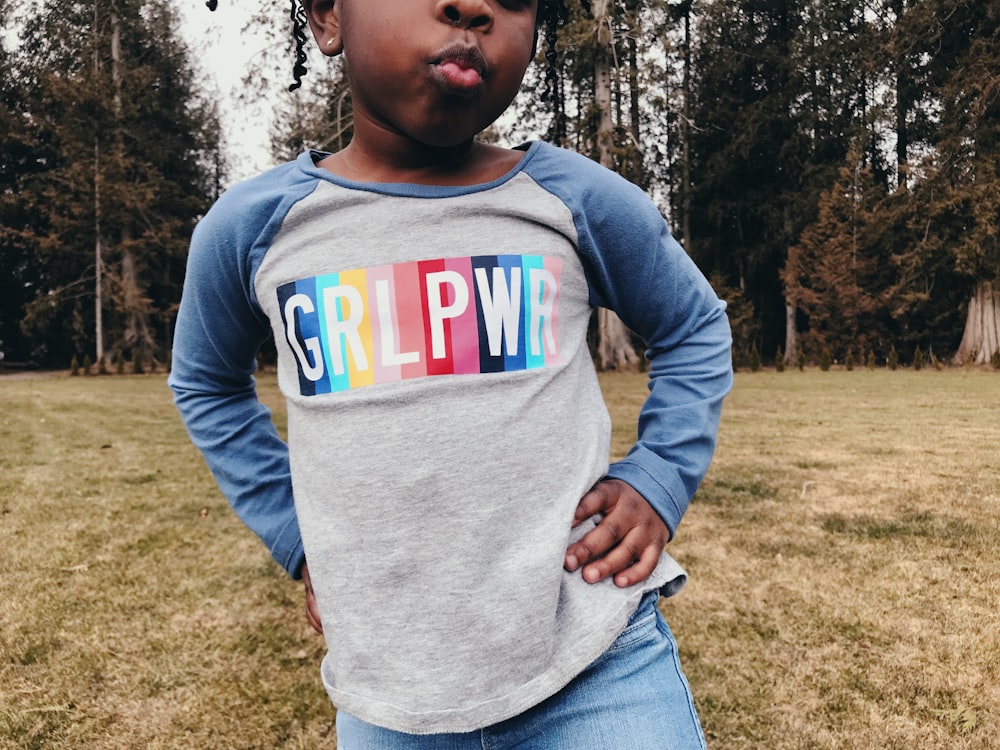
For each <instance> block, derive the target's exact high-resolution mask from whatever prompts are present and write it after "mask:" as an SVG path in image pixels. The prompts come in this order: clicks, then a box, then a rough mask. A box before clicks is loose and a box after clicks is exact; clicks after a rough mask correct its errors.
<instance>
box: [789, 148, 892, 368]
mask: <svg viewBox="0 0 1000 750" xmlns="http://www.w3.org/2000/svg"><path fill="white" fill-rule="evenodd" d="M858 158H860V157H858V156H855V159H858ZM882 197H883V192H882V187H881V186H880V185H878V184H876V183H875V180H874V177H873V176H872V174H871V170H870V169H868V168H866V167H863V166H862V165H861V163H860V161H855V163H854V165H853V166H852V165H850V164H848V165H847V166H845V167H844V168H842V169H841V173H840V177H839V179H838V181H837V182H836V183H835V184H834V186H833V188H832V189H831V190H829V191H828V192H825V193H824V194H823V195H822V196H821V198H820V205H819V216H818V218H817V220H816V222H815V223H813V224H811V225H810V226H809V227H807V228H806V229H805V230H804V231H803V233H802V236H801V238H800V241H799V242H798V243H797V244H796V245H794V246H792V247H791V248H790V249H789V251H788V258H787V261H786V263H785V267H784V269H783V271H782V277H783V280H784V284H785V295H786V298H787V299H788V300H789V301H790V303H791V304H792V305H793V306H794V307H795V308H796V310H797V312H798V314H799V317H800V318H801V319H802V320H803V321H804V327H803V332H802V334H801V341H802V345H803V347H804V348H805V350H806V351H807V352H808V353H809V354H811V355H813V356H815V355H816V354H818V353H819V352H822V351H825V350H832V351H834V352H845V351H848V350H849V349H850V348H851V347H852V346H856V345H858V344H860V345H861V346H862V347H864V348H867V347H868V346H869V345H870V344H871V342H872V341H873V340H878V339H879V338H881V337H882V336H884V335H885V333H886V331H885V330H884V319H885V318H886V317H887V316H888V314H887V313H886V311H885V305H886V303H887V300H886V298H885V295H884V289H885V285H884V284H885V281H884V278H883V277H882V275H881V274H880V273H879V271H880V270H881V269H883V267H884V264H883V263H881V262H880V261H881V258H879V257H878V255H877V254H876V252H875V251H877V249H878V242H877V241H876V237H877V235H878V234H879V233H880V232H881V230H882V228H881V226H880V225H879V224H878V223H877V222H876V221H875V220H874V216H875V214H876V212H877V210H878V208H879V202H880V200H881V199H882Z"/></svg>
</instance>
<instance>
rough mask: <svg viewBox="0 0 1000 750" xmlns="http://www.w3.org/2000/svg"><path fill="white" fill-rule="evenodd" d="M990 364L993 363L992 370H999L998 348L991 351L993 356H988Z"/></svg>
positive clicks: (999, 351)
mask: <svg viewBox="0 0 1000 750" xmlns="http://www.w3.org/2000/svg"><path fill="white" fill-rule="evenodd" d="M990 364H991V365H993V369H994V370H1000V349H997V350H996V351H995V352H993V356H992V357H990Z"/></svg>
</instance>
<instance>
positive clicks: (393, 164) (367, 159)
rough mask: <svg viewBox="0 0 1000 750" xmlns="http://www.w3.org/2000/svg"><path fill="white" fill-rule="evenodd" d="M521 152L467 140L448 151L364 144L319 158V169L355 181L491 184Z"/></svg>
mask: <svg viewBox="0 0 1000 750" xmlns="http://www.w3.org/2000/svg"><path fill="white" fill-rule="evenodd" d="M522 156H524V153H523V152H521V151H512V150H510V149H506V148H501V147H499V146H492V145H488V144H485V143H480V142H479V141H476V140H470V141H468V142H467V143H463V144H460V145H458V146H452V147H449V148H435V147H433V146H421V147H417V148H414V147H413V145H412V144H408V147H407V148H405V149H398V150H392V149H385V148H382V149H380V150H378V151H377V152H375V151H373V150H372V149H369V148H366V146H365V144H364V143H363V142H359V141H357V140H355V141H352V142H351V143H350V144H349V145H348V146H347V148H345V149H344V150H342V151H339V152H337V153H335V154H331V155H330V156H328V157H326V158H325V159H322V160H321V161H320V162H319V163H318V166H321V167H323V168H324V169H328V170H329V171H331V172H333V173H334V174H336V175H337V176H339V177H343V178H344V179H348V180H352V181H354V182H382V183H403V182H405V183H411V184H417V185H442V186H467V185H479V184H482V183H485V182H492V181H493V180H497V179H499V178H501V177H503V176H504V175H505V174H507V173H508V172H509V171H510V170H511V169H513V168H514V166H515V165H516V164H517V163H518V162H519V161H520V160H521V157H522Z"/></svg>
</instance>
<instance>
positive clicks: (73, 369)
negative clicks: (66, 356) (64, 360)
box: [69, 354, 80, 377]
mask: <svg viewBox="0 0 1000 750" xmlns="http://www.w3.org/2000/svg"><path fill="white" fill-rule="evenodd" d="M69 374H70V375H72V376H73V377H77V376H78V375H79V374H80V360H78V359H77V358H76V355H75V354H74V355H73V359H71V360H70V361H69Z"/></svg>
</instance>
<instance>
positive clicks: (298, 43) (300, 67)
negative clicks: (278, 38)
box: [288, 0, 309, 91]
mask: <svg viewBox="0 0 1000 750" xmlns="http://www.w3.org/2000/svg"><path fill="white" fill-rule="evenodd" d="M291 3H292V4H291V18H292V37H293V38H294V39H295V64H294V65H293V66H292V78H294V79H295V80H294V82H293V83H292V84H291V85H289V87H288V90H289V91H295V89H297V88H299V87H300V86H301V85H302V76H304V75H305V74H306V65H305V63H306V50H305V47H306V26H307V25H308V23H309V19H308V18H307V17H306V9H305V8H304V7H302V3H300V2H299V0H291Z"/></svg>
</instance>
